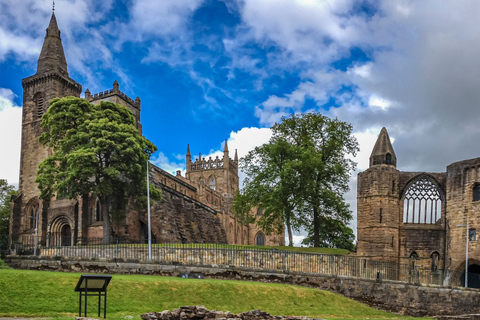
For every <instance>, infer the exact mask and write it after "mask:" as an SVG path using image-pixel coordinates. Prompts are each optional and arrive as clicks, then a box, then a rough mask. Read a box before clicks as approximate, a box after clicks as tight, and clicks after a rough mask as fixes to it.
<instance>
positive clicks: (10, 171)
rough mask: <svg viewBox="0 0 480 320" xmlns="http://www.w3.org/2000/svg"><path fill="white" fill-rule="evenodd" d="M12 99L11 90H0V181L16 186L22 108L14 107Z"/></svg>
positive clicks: (18, 168)
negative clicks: (0, 152) (5, 180)
mask: <svg viewBox="0 0 480 320" xmlns="http://www.w3.org/2000/svg"><path fill="white" fill-rule="evenodd" d="M13 98H14V94H13V92H12V91H11V90H9V89H4V88H0V137H2V139H0V150H2V157H1V158H0V179H7V181H8V183H10V184H14V185H16V186H18V178H19V172H20V143H21V135H22V134H21V128H22V127H21V123H22V108H20V107H18V106H15V105H14V103H13Z"/></svg>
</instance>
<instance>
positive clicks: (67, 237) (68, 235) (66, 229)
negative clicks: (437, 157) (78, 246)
mask: <svg viewBox="0 0 480 320" xmlns="http://www.w3.org/2000/svg"><path fill="white" fill-rule="evenodd" d="M61 234H62V239H61V244H60V245H62V246H70V245H71V244H72V229H71V228H70V226H69V225H68V224H66V225H64V226H63V227H62V232H61Z"/></svg>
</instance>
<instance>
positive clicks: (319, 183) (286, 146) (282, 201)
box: [236, 113, 358, 247]
mask: <svg viewBox="0 0 480 320" xmlns="http://www.w3.org/2000/svg"><path fill="white" fill-rule="evenodd" d="M272 131H273V135H272V138H271V139H270V141H269V142H268V143H267V144H265V145H263V146H261V147H257V148H255V149H254V150H253V151H251V152H250V153H249V154H248V155H247V156H246V157H245V158H244V159H242V160H241V166H242V170H243V171H244V172H245V173H246V174H247V177H248V178H247V179H246V181H245V182H244V189H243V191H242V197H244V198H245V199H243V200H242V201H243V202H244V203H249V204H250V205H259V204H262V205H265V206H266V207H268V208H269V211H268V213H269V214H268V215H267V216H266V217H265V218H264V217H262V219H263V220H262V219H260V220H261V221H258V223H259V225H260V226H261V227H262V228H267V227H268V226H271V225H272V221H275V223H276V224H277V225H278V223H279V222H278V221H279V220H280V219H283V221H284V222H285V224H286V225H287V231H288V235H289V242H290V243H289V245H291V244H292V241H291V239H292V237H291V228H293V229H296V228H299V227H301V226H303V227H304V228H306V229H309V230H311V239H312V240H311V242H312V243H313V245H314V246H315V247H318V246H320V245H321V244H322V241H321V239H322V238H325V237H327V238H328V236H327V234H328V233H329V232H330V231H331V230H332V228H334V226H335V227H336V226H337V225H336V224H331V223H324V222H325V221H336V222H337V223H340V224H343V227H344V228H340V229H338V228H337V229H335V230H337V231H338V230H340V232H348V229H346V222H347V221H348V220H350V219H351V218H352V215H351V212H350V210H349V208H348V205H347V204H346V203H345V201H344V198H343V194H344V193H345V192H347V191H348V190H349V186H348V180H349V177H350V172H351V170H353V169H354V168H355V165H356V164H355V162H354V161H353V160H351V159H350V158H349V155H351V156H355V155H356V152H357V151H358V143H357V141H356V139H355V138H354V137H353V136H352V126H351V125H350V124H347V123H345V122H342V121H340V120H338V119H330V118H328V117H325V116H323V115H321V114H319V113H305V114H298V115H292V116H290V117H288V118H283V119H282V121H281V122H280V123H276V124H275V125H274V126H273V127H272ZM236 201H237V199H236ZM265 211H266V212H267V210H265ZM273 217H274V219H269V218H273Z"/></svg>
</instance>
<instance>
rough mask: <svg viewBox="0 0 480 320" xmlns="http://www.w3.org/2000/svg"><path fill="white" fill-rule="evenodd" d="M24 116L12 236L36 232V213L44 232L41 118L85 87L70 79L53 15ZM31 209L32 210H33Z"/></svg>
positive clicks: (29, 81) (26, 93) (28, 85)
mask: <svg viewBox="0 0 480 320" xmlns="http://www.w3.org/2000/svg"><path fill="white" fill-rule="evenodd" d="M22 86H23V112H22V142H21V157H20V179H19V193H20V195H21V196H20V198H19V199H17V201H16V202H15V204H14V208H13V212H12V219H11V223H12V224H11V230H10V233H11V234H12V233H14V234H16V233H19V232H25V231H26V230H30V229H33V223H32V221H33V220H34V218H33V217H32V215H35V212H37V210H38V211H40V213H39V222H38V227H39V228H41V227H42V226H41V224H42V220H43V219H42V215H43V214H44V213H45V214H46V208H43V204H42V201H39V199H38V196H39V194H40V192H39V190H38V187H37V183H35V178H36V176H37V170H38V165H39V164H40V163H41V162H42V161H43V160H44V159H45V158H46V157H47V156H48V155H49V154H50V152H51V151H50V150H48V149H47V148H45V147H43V146H42V145H41V144H40V143H39V142H38V138H39V137H40V134H41V133H42V128H41V126H40V124H41V121H42V115H43V114H44V113H45V112H46V111H47V109H48V107H49V102H50V100H52V99H53V98H59V97H66V96H75V97H79V96H80V93H81V91H82V86H81V85H80V84H78V83H77V82H75V81H74V80H72V79H71V78H70V77H69V76H68V68H67V61H66V59H65V53H64V51H63V46H62V39H61V37H60V30H59V28H58V25H57V19H56V17H55V12H52V16H51V18H50V23H49V25H48V28H47V30H46V35H45V40H44V42H43V47H42V51H41V53H40V57H39V59H38V65H37V72H36V73H35V74H34V75H33V76H30V77H28V78H25V79H23V80H22ZM30 207H31V208H30Z"/></svg>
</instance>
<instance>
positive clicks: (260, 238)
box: [255, 231, 265, 246]
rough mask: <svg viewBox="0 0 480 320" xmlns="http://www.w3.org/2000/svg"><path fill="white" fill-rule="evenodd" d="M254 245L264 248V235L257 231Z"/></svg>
mask: <svg viewBox="0 0 480 320" xmlns="http://www.w3.org/2000/svg"><path fill="white" fill-rule="evenodd" d="M255 244H256V245H257V246H264V245H265V235H264V234H263V232H262V231H259V232H258V233H257V235H256V236H255Z"/></svg>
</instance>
